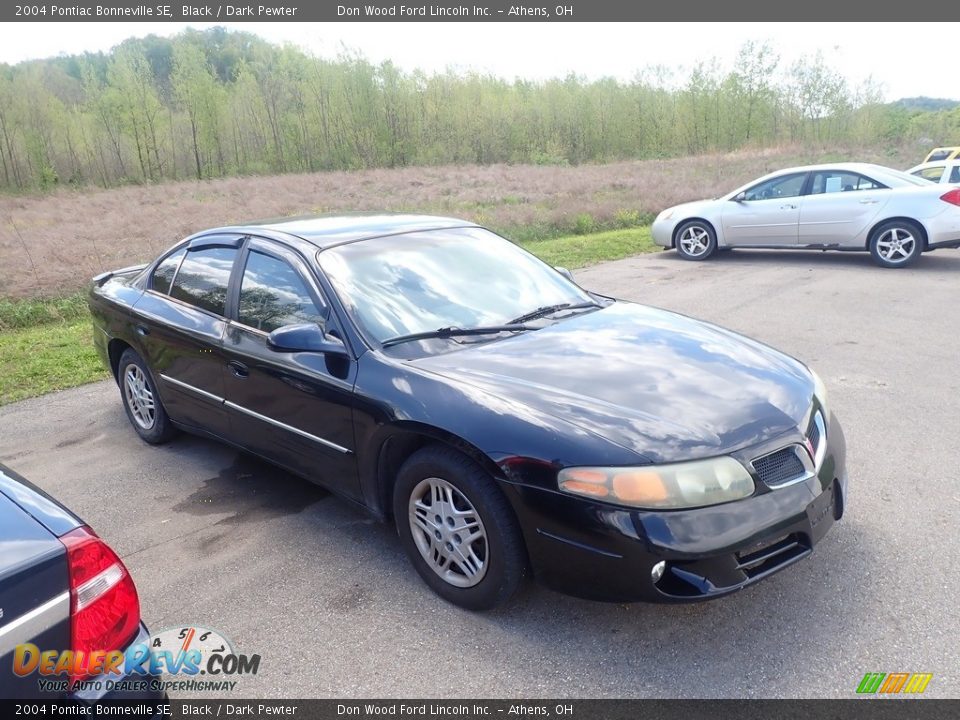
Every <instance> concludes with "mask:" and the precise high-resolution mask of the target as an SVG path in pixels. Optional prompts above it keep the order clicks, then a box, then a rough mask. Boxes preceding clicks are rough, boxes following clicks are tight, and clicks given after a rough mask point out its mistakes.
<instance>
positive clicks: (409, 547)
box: [393, 445, 527, 610]
mask: <svg viewBox="0 0 960 720" xmlns="http://www.w3.org/2000/svg"><path fill="white" fill-rule="evenodd" d="M393 515H394V520H395V521H396V525H397V534H398V535H399V536H400V544H401V545H402V546H403V549H404V551H406V553H407V557H409V558H410V562H412V563H413V566H414V568H416V570H417V572H418V573H419V574H420V577H421V578H423V580H424V582H426V583H427V585H429V586H430V588H431V589H432V590H433V591H434V592H435V593H437V595H439V596H440V597H442V598H443V599H444V600H447V601H448V602H451V603H453V604H454V605H459V606H460V607H462V608H466V609H467V610H489V609H491V608H494V607H496V606H498V605H502V604H504V603H506V602H507V601H508V600H509V599H510V598H511V597H512V596H513V595H514V593H516V591H517V590H518V589H519V588H520V586H521V584H522V583H523V581H524V580H525V578H526V576H527V553H526V548H525V547H524V544H523V535H522V533H521V532H520V526H519V525H518V523H517V519H516V517H515V516H514V514H513V509H512V508H511V507H510V503H509V502H507V499H506V497H504V495H503V493H502V492H501V491H500V488H498V487H497V485H496V483H495V481H494V480H493V478H491V477H490V475H488V474H487V473H486V472H484V471H483V470H482V469H481V468H480V467H479V466H478V465H477V464H476V463H474V462H473V461H472V460H471V459H470V458H468V457H466V456H465V455H462V454H461V453H459V452H457V451H456V450H454V449H453V448H449V447H446V446H443V445H429V446H427V447H425V448H422V449H421V450H418V451H417V452H416V453H414V454H413V455H411V456H410V458H409V459H408V460H407V461H406V462H405V463H404V464H403V466H402V467H401V468H400V472H399V473H398V475H397V482H396V485H395V486H394V491H393Z"/></svg>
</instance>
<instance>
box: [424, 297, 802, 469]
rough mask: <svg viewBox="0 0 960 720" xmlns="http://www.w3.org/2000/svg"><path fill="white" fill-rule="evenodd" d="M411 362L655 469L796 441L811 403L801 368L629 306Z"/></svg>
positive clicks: (684, 321) (697, 326) (741, 340)
mask: <svg viewBox="0 0 960 720" xmlns="http://www.w3.org/2000/svg"><path fill="white" fill-rule="evenodd" d="M413 362H414V365H415V366H416V367H418V368H420V369H422V370H426V371H429V372H433V373H437V374H440V375H443V376H445V377H447V378H450V379H453V380H456V381H458V382H464V383H469V384H471V385H474V386H476V387H479V388H481V389H483V390H486V391H487V392H490V393H493V394H495V395H500V396H507V397H510V398H512V399H514V400H518V401H520V402H523V403H525V404H527V405H529V406H533V407H536V408H537V409H539V410H541V411H544V412H548V413H550V414H551V415H553V416H555V417H559V418H561V419H563V420H565V421H567V422H570V423H574V424H576V425H578V426H580V427H582V428H584V429H586V430H589V431H592V432H594V433H596V434H598V435H601V436H603V437H605V438H607V439H609V440H611V441H613V442H615V443H617V444H619V445H621V446H623V447H626V448H629V449H631V450H633V451H635V452H637V453H639V454H640V455H643V456H644V457H645V458H647V459H649V460H650V461H651V462H664V461H672V460H683V459H690V458H697V457H707V456H710V455H716V454H721V453H726V452H730V451H732V450H735V449H739V448H743V447H747V446H750V445H753V444H755V443H759V442H762V441H764V440H767V439H769V438H772V437H774V436H776V435H779V434H781V433H784V432H787V431H788V430H791V429H794V428H796V427H797V426H798V425H799V424H800V423H801V422H802V421H803V419H804V417H805V416H806V413H807V411H808V410H809V408H810V403H811V399H812V396H813V380H812V378H811V376H810V373H809V371H808V370H807V369H806V368H805V367H804V366H803V365H802V364H801V363H800V362H798V361H796V360H794V359H793V358H790V357H788V356H787V355H784V354H783V353H780V352H777V351H776V350H773V349H772V348H770V347H767V346H766V345H763V344H762V343H758V342H756V341H753V340H750V339H748V338H745V337H743V336H741V335H738V334H736V333H733V332H731V331H729V330H725V329H723V328H720V327H717V326H715V325H710V324H708V323H703V322H700V321H697V320H693V319H691V318H688V317H685V316H682V315H677V314H675V313H671V312H667V311H664V310H658V309H656V308H651V307H647V306H644V305H637V304H633V303H627V302H616V303H614V304H612V305H610V306H609V307H607V308H604V309H603V310H598V311H594V312H589V313H584V314H581V315H579V316H576V317H573V318H570V319H568V320H563V321H560V322H557V323H555V324H553V325H550V326H548V327H545V328H543V329H541V330H537V331H533V332H526V333H522V334H519V335H516V336H514V337H511V338H509V339H505V340H499V341H496V342H488V343H482V344H478V345H475V346H471V347H468V348H464V349H461V350H459V351H456V352H450V353H446V354H442V355H434V356H430V357H426V358H422V359H419V360H416V361H413ZM494 450H502V451H509V448H494Z"/></svg>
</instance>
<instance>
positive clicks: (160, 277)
mask: <svg viewBox="0 0 960 720" xmlns="http://www.w3.org/2000/svg"><path fill="white" fill-rule="evenodd" d="M90 307H91V310H92V313H93V318H94V324H95V328H96V329H95V331H94V334H95V343H96V346H97V349H98V350H99V352H100V354H101V356H102V357H103V359H104V361H105V362H106V363H107V364H108V365H109V367H110V368H111V369H112V370H113V373H114V376H115V377H116V378H117V382H118V384H119V386H120V392H121V397H122V399H123V404H124V407H125V410H126V412H127V415H128V417H129V419H130V421H131V424H132V425H133V428H134V429H135V430H136V431H137V433H139V435H140V436H141V437H142V438H143V439H144V440H146V441H147V442H150V443H161V442H166V441H168V440H170V439H171V438H172V437H173V436H174V434H175V433H176V431H177V429H184V430H188V431H190V432H194V433H198V434H202V435H206V436H210V437H214V438H218V439H221V440H223V441H226V442H228V443H231V444H233V445H235V446H237V447H239V448H242V449H244V450H246V451H248V452H251V453H255V454H257V455H259V456H262V457H264V458H266V459H268V460H270V461H272V462H274V463H276V464H278V465H280V466H282V467H284V468H286V469H288V470H289V471H291V472H293V473H296V474H298V475H301V476H303V477H305V478H307V479H309V480H312V481H314V482H317V483H320V484H322V485H324V486H325V487H327V488H329V489H331V490H333V491H335V492H336V493H338V494H339V495H341V496H342V497H344V498H347V499H349V500H351V501H354V502H356V503H359V504H361V505H362V506H364V507H365V508H367V509H368V510H369V511H371V512H372V513H374V514H375V515H376V516H378V517H380V518H382V519H387V518H390V517H392V518H393V519H394V520H395V522H396V526H397V530H398V534H399V537H400V542H401V544H402V545H403V547H404V549H405V551H406V552H407V554H408V556H409V557H410V560H411V562H412V563H413V565H414V567H415V568H416V569H417V571H418V572H419V574H420V575H421V576H422V578H423V579H424V580H425V581H426V582H427V584H428V585H430V587H431V588H433V590H434V591H436V592H437V593H438V594H439V595H441V596H442V597H444V598H446V599H447V600H449V601H451V602H453V603H456V604H458V605H461V606H463V607H467V608H471V609H484V608H490V607H493V606H495V605H497V604H499V603H502V602H504V601H506V600H507V599H508V598H509V597H510V596H511V595H512V594H513V593H514V592H515V591H516V590H517V588H518V587H519V586H520V584H521V583H522V581H523V580H524V578H525V577H526V576H527V575H529V574H531V573H532V574H533V576H535V577H536V578H537V579H539V580H540V581H541V582H543V583H545V584H547V585H548V586H550V587H553V588H555V589H558V590H560V591H563V592H567V593H570V594H573V595H577V596H581V597H587V598H594V599H602V600H616V601H634V600H648V601H656V602H680V601H691V600H701V599H707V598H714V597H718V596H722V595H724V594H727V593H730V592H733V591H736V590H739V589H741V588H744V587H746V586H748V585H750V584H751V583H754V582H756V581H758V580H760V579H762V578H765V577H767V576H769V575H770V574H771V573H774V572H776V571H778V570H780V569H782V568H784V567H786V566H788V565H790V564H792V563H794V562H796V561H798V560H800V559H801V558H804V557H806V556H807V555H809V554H810V552H811V550H812V548H813V546H814V545H815V544H816V543H817V542H818V541H819V540H820V539H821V538H822V537H823V536H824V534H825V533H826V532H827V530H828V529H829V528H830V527H831V526H832V524H833V523H834V521H835V520H838V519H839V518H840V517H841V515H842V514H843V510H844V502H845V498H846V485H847V476H846V470H845V466H844V463H845V458H844V456H845V443H844V437H843V432H842V430H841V428H840V424H839V423H838V422H837V420H836V419H835V418H834V417H833V415H832V414H831V413H830V412H829V409H828V407H827V398H826V392H825V390H824V387H823V384H822V383H821V381H820V380H819V378H818V377H817V375H816V374H815V373H814V372H813V371H811V370H809V369H808V368H807V367H805V366H804V365H803V364H802V363H800V362H799V361H797V360H795V359H793V358H790V357H788V356H786V355H784V354H782V353H780V352H777V351H776V350H773V349H772V348H770V347H768V346H766V345H763V344H761V343H759V342H756V341H754V340H750V339H748V338H745V337H742V336H740V335H737V334H735V333H733V332H731V331H728V330H725V329H723V328H720V327H717V326H715V325H710V324H707V323H703V322H699V321H697V320H693V319H691V318H688V317H684V316H681V315H677V314H674V313H670V312H666V311H663V310H658V309H655V308H651V307H646V306H643V305H638V304H635V303H630V302H624V301H620V300H616V299H613V298H609V297H605V296H601V295H598V294H596V293H591V292H588V291H586V290H584V289H582V288H580V287H579V286H578V285H576V284H575V283H574V282H573V281H572V280H571V279H570V277H569V273H566V272H565V271H563V270H562V269H555V268H552V267H549V266H547V265H545V264H544V263H542V262H541V261H540V260H538V259H537V258H535V257H533V256H532V255H530V254H528V253H527V252H525V251H524V250H522V249H520V248H518V247H517V246H515V245H514V244H512V243H510V242H509V241H507V240H505V239H503V238H501V237H499V236H497V235H495V234H493V233H491V232H489V231H487V230H485V229H482V228H480V227H477V226H475V225H473V224H471V223H468V222H465V221H461V220H455V219H449V218H433V217H423V216H407V215H382V216H347V217H332V218H331V217H327V218H306V219H303V218H301V219H290V220H282V221H276V222H264V223H259V224H253V225H248V226H243V227H226V228H218V229H214V230H208V231H204V232H201V233H198V234H196V235H193V236H191V237H189V238H187V239H185V240H183V241H182V242H180V243H178V244H177V245H175V246H174V247H173V248H171V249H170V250H169V251H167V252H166V253H164V254H163V255H162V256H161V257H159V258H158V259H157V260H155V261H153V262H152V263H150V264H149V265H145V266H140V267H136V268H128V269H126V270H121V271H117V272H113V273H105V274H103V275H101V276H98V277H97V278H95V279H94V284H93V287H92V290H91V294H90Z"/></svg>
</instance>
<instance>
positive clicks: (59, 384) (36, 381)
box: [0, 317, 107, 405]
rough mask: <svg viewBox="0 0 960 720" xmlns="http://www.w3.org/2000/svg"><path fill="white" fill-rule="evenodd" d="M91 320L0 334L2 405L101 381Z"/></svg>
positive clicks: (0, 391)
mask: <svg viewBox="0 0 960 720" xmlns="http://www.w3.org/2000/svg"><path fill="white" fill-rule="evenodd" d="M91 331H92V327H91V325H90V319H89V317H87V318H82V319H78V320H72V321H70V322H58V323H47V324H46V325H37V326H36V327H31V328H25V329H22V330H13V331H6V332H0V405H5V404H7V403H11V402H15V401H16V400H23V399H24V398H28V397H33V396H34V395H42V394H44V393H48V392H53V391H55V390H64V389H66V388H69V387H74V386H75V385H83V384H84V383H88V382H93V381H94V380H102V379H103V378H105V377H107V372H106V370H104V368H103V365H101V364H100V359H99V358H98V357H97V355H96V352H95V351H94V349H93V343H92V341H91V338H90V334H91Z"/></svg>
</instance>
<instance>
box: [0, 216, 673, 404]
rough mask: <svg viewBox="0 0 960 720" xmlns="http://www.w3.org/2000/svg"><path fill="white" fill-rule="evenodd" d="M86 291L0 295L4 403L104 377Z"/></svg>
mask: <svg viewBox="0 0 960 720" xmlns="http://www.w3.org/2000/svg"><path fill="white" fill-rule="evenodd" d="M520 245H521V246H522V247H524V248H526V249H527V250H529V251H530V252H532V253H533V254H534V255H536V256H537V257H539V258H541V259H542V260H543V261H544V262H547V263H549V264H551V265H559V266H562V267H565V268H569V269H571V270H572V269H575V268H579V267H584V266H585V265H592V264H595V263H598V262H603V261H605V260H617V259H619V258H624V257H628V256H630V255H638V254H640V253H647V252H653V251H655V250H657V249H658V248H657V247H656V246H655V245H654V244H653V241H652V240H651V238H650V228H648V227H639V228H629V229H624V230H610V231H608V232H600V233H592V234H585V235H570V236H566V237H558V238H553V239H547V240H527V241H523V242H520ZM91 332H92V327H91V325H90V316H89V314H88V312H87V303H86V297H85V296H84V295H83V294H81V293H78V294H75V295H69V296H67V297H63V298H53V299H36V300H4V299H0V405H5V404H7V403H12V402H16V401H17V400H23V399H24V398H28V397H34V396H36V395H43V394H44V393H48V392H54V391H56V390H64V389H66V388H69V387H74V386H76V385H83V384H84V383H88V382H94V381H95V380H103V379H104V378H106V377H108V374H107V371H106V370H105V369H104V367H103V365H102V364H101V363H100V358H99V357H98V356H97V353H96V351H95V350H94V349H93V341H92V339H91V336H90V334H91Z"/></svg>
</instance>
